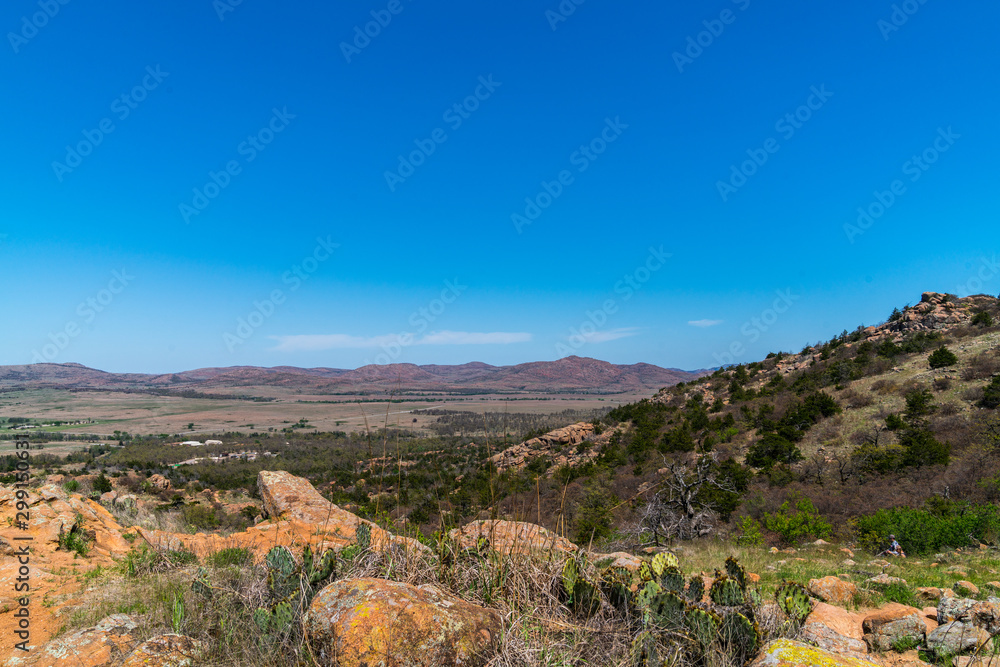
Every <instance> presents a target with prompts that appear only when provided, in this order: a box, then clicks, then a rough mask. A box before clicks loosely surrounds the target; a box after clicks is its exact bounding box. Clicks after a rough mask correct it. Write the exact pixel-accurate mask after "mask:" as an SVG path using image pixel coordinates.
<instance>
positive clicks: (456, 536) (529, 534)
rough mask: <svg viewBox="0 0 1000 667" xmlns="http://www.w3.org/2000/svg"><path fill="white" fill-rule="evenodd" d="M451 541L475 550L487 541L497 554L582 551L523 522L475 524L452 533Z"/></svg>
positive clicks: (556, 536)
mask: <svg viewBox="0 0 1000 667" xmlns="http://www.w3.org/2000/svg"><path fill="white" fill-rule="evenodd" d="M448 538H449V539H452V540H455V541H456V542H458V544H459V546H461V547H462V548H463V549H468V548H472V547H475V546H476V544H477V543H478V541H479V540H480V538H486V539H487V540H489V543H490V546H491V547H492V548H493V549H494V550H496V551H499V552H500V553H504V554H527V553H531V552H557V553H574V552H576V551H578V550H579V548H580V547H578V546H576V545H575V544H573V543H572V542H570V541H569V540H567V539H566V538H565V537H559V536H558V535H556V534H555V533H553V532H551V531H549V530H546V529H545V528H543V527H541V526H538V525H535V524H533V523H525V522H523V521H502V520H496V521H473V522H472V523H469V524H466V525H464V526H462V527H461V528H455V529H454V530H451V531H449V532H448Z"/></svg>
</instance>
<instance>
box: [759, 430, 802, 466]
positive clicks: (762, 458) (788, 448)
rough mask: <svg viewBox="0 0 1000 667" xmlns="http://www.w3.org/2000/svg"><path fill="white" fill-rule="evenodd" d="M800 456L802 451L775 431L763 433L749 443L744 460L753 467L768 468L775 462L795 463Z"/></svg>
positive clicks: (800, 458)
mask: <svg viewBox="0 0 1000 667" xmlns="http://www.w3.org/2000/svg"><path fill="white" fill-rule="evenodd" d="M802 458H803V457H802V452H801V451H800V450H799V448H798V447H796V446H795V444H794V443H792V442H790V441H789V440H787V439H786V438H784V437H782V436H780V435H778V434H777V433H765V434H764V437H763V438H761V439H760V440H758V441H757V442H755V443H754V444H752V445H750V450H749V451H748V452H747V458H746V462H747V465H751V466H753V467H754V468H770V467H771V466H773V465H774V464H775V463H795V462H796V461H801V460H802Z"/></svg>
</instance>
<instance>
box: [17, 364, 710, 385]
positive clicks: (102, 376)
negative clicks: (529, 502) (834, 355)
mask: <svg viewBox="0 0 1000 667" xmlns="http://www.w3.org/2000/svg"><path fill="white" fill-rule="evenodd" d="M709 372H711V371H705V370H699V371H684V370H680V369H676V368H660V367H659V366H654V365H652V364H631V365H617V364H611V363H608V362H606V361H599V360H597V359H590V358H584V357H566V358H563V359H559V360H558V361H538V362H532V363H527V364H518V365H516V366H491V365H489V364H484V363H481V362H472V363H468V364H461V365H457V366H442V365H426V366H417V365H415V364H387V365H370V366H362V367H361V368H357V369H354V370H344V369H339V368H297V367H295V366H275V367H274V368H260V367H257V366H230V367H226V368H199V369H197V370H192V371H183V372H180V373H168V374H163V375H155V374H145V373H108V372H106V371H101V370H97V369H94V368H88V367H86V366H83V365H80V364H75V363H66V364H31V365H22V366H0V389H14V388H24V389H31V388H61V389H104V390H111V391H123V390H132V391H134V390H177V391H185V390H190V391H198V392H209V391H211V390H215V391H218V390H220V389H227V388H235V387H264V386H266V387H284V388H290V389H301V390H303V391H309V392H314V393H345V392H356V391H357V392H361V391H392V390H398V391H410V392H412V391H452V392H462V391H503V392H511V391H527V392H535V393H537V392H562V391H574V392H576V391H589V392H603V393H613V392H627V391H646V390H656V389H659V388H661V387H666V386H670V385H674V384H677V383H678V382H688V381H690V380H693V379H695V378H698V377H701V376H702V375H705V374H706V373H709Z"/></svg>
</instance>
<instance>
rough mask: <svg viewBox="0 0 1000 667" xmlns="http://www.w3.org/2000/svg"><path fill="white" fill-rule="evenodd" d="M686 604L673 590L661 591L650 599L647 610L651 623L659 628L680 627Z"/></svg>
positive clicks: (682, 624) (682, 622) (682, 623)
mask: <svg viewBox="0 0 1000 667" xmlns="http://www.w3.org/2000/svg"><path fill="white" fill-rule="evenodd" d="M686 609H687V604H686V603H685V602H684V600H683V599H682V598H681V596H679V595H677V593H674V592H673V591H662V592H660V593H658V594H657V595H655V596H654V597H653V599H652V600H651V601H650V604H649V608H648V610H647V616H648V620H649V622H650V623H651V624H653V625H656V626H658V627H661V628H681V627H683V626H684V614H685V611H686Z"/></svg>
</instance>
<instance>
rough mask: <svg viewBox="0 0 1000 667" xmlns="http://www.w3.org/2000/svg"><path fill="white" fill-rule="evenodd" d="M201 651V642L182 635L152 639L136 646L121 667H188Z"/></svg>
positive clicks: (169, 635) (193, 663) (168, 635)
mask: <svg viewBox="0 0 1000 667" xmlns="http://www.w3.org/2000/svg"><path fill="white" fill-rule="evenodd" d="M202 651H203V648H202V645H201V642H199V641H197V640H194V639H191V638H190V637H185V636H184V635H175V634H167V635H160V636H159V637H153V638H152V639H149V640H146V641H144V642H143V643H142V644H140V645H139V646H137V647H136V648H135V649H134V650H133V651H132V653H131V654H130V655H129V656H128V658H126V659H125V662H123V663H122V667H190V666H191V665H195V664H198V663H196V662H195V661H196V660H197V659H198V658H199V657H200V656H201V654H202Z"/></svg>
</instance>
